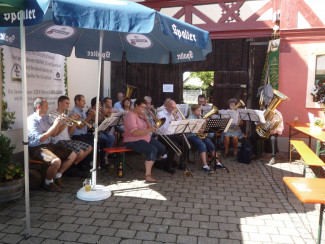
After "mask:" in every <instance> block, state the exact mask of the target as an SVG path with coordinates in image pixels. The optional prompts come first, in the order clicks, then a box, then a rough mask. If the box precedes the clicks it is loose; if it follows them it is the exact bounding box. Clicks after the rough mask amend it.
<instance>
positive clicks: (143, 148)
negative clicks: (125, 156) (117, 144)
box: [124, 98, 165, 183]
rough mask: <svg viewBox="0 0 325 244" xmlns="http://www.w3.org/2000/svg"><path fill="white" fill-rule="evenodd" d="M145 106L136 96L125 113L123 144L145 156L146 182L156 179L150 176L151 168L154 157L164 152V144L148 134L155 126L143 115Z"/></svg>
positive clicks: (154, 129) (144, 102)
mask: <svg viewBox="0 0 325 244" xmlns="http://www.w3.org/2000/svg"><path fill="white" fill-rule="evenodd" d="M146 106H147V105H146V101H145V100H144V99H142V98H138V99H137V100H136V101H135V103H134V109H133V110H130V111H129V112H128V113H127V114H126V115H125V119H124V144H125V146H126V147H127V148H130V149H132V150H133V151H136V152H138V153H141V154H144V155H145V156H146V160H145V161H144V165H145V168H146V173H145V179H146V181H147V182H151V183H155V182H157V180H156V179H155V178H153V177H152V176H151V168H152V166H153V164H154V162H155V160H156V158H159V157H160V156H162V155H163V154H164V153H165V146H164V145H163V144H161V143H160V142H159V141H158V140H156V139H154V138H152V137H151V136H150V132H155V131H156V128H155V127H152V126H151V125H150V123H149V122H148V118H146V116H145V115H144V111H145V109H146Z"/></svg>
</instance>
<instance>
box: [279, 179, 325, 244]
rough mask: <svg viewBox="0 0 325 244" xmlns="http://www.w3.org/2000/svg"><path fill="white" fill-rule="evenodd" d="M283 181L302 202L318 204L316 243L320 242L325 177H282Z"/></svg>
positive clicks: (324, 200) (324, 198) (324, 197)
mask: <svg viewBox="0 0 325 244" xmlns="http://www.w3.org/2000/svg"><path fill="white" fill-rule="evenodd" d="M283 181H284V182H285V183H286V184H287V185H288V187H289V188H290V189H291V190H292V191H293V193H294V194H295V195H296V196H297V197H298V199H299V200H300V201H301V202H303V203H315V204H320V212H319V221H318V237H317V243H320V242H321V235H322V226H323V213H324V204H325V179H320V178H301V177H283Z"/></svg>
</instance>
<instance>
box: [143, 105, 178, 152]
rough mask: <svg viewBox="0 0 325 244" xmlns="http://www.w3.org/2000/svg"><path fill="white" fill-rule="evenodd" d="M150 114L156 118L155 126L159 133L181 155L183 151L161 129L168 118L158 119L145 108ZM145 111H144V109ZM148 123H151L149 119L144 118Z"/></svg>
mask: <svg viewBox="0 0 325 244" xmlns="http://www.w3.org/2000/svg"><path fill="white" fill-rule="evenodd" d="M145 111H146V112H147V113H148V114H150V116H151V117H152V118H153V119H154V121H155V123H154V126H155V128H156V129H157V131H156V132H157V134H158V135H160V136H161V138H162V139H163V140H164V141H165V142H166V143H167V144H168V145H169V146H170V147H171V148H172V149H173V150H174V151H175V153H176V154H177V155H178V156H179V157H180V156H181V155H182V151H181V150H180V149H179V148H178V147H177V146H176V145H175V143H174V142H173V141H172V140H171V139H170V138H169V137H168V136H167V135H165V134H164V133H162V132H161V131H159V128H160V127H161V126H163V125H164V123H165V121H166V118H161V119H158V118H157V117H156V116H155V115H154V114H153V113H152V112H151V111H150V110H149V109H147V108H146V110H145ZM143 112H144V111H143ZM144 119H145V120H146V122H147V123H149V124H150V122H149V121H148V119H146V118H144Z"/></svg>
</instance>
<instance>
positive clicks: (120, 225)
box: [110, 220, 131, 229]
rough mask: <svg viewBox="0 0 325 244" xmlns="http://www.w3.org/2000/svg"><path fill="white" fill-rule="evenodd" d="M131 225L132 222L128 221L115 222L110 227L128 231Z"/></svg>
mask: <svg viewBox="0 0 325 244" xmlns="http://www.w3.org/2000/svg"><path fill="white" fill-rule="evenodd" d="M130 225H131V223H130V222H126V221H118V220H117V221H113V222H112V224H111V225H110V227H112V228H117V229H127V228H129V226H130Z"/></svg>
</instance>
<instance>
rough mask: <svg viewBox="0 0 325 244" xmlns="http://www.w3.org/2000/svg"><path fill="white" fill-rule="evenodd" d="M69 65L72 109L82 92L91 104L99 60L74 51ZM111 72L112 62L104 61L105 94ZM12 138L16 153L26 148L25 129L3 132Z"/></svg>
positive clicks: (69, 90) (94, 93) (69, 59)
mask: <svg viewBox="0 0 325 244" xmlns="http://www.w3.org/2000/svg"><path fill="white" fill-rule="evenodd" d="M67 65H68V70H67V72H68V93H69V94H68V96H69V97H70V100H71V105H70V109H72V108H73V106H74V101H73V99H74V96H75V95H77V94H82V95H84V96H85V98H86V103H87V104H86V105H88V106H90V100H91V99H92V98H93V97H95V96H96V95H97V94H96V93H97V80H98V61H97V60H87V59H78V58H76V57H75V56H74V51H73V54H72V55H71V57H69V58H67ZM110 72H111V63H110V62H104V96H108V95H110V94H108V91H110ZM3 133H4V134H5V135H6V136H8V137H9V138H10V139H11V143H12V144H15V145H16V149H15V153H17V152H21V151H23V150H24V148H23V145H22V143H21V142H22V140H23V130H22V129H16V130H9V131H4V132H3Z"/></svg>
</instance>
